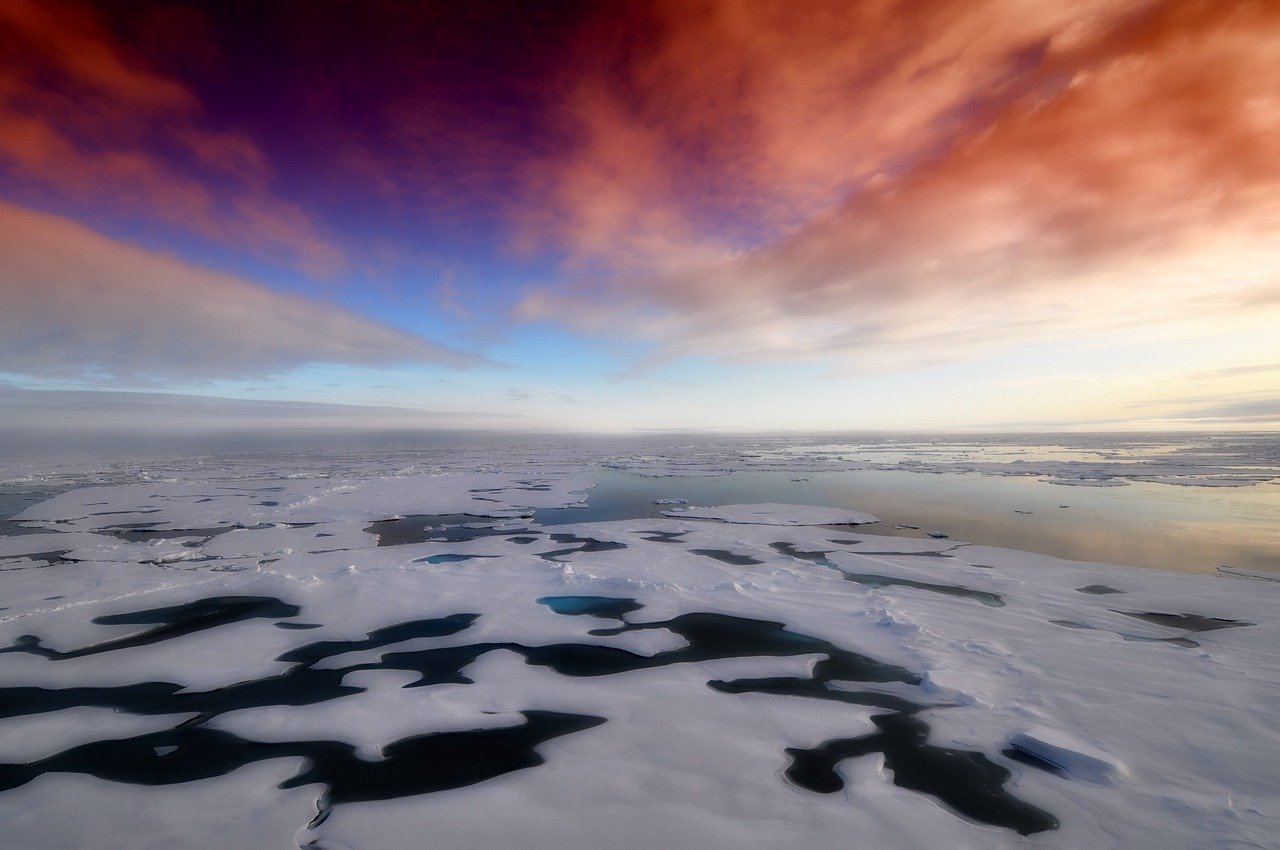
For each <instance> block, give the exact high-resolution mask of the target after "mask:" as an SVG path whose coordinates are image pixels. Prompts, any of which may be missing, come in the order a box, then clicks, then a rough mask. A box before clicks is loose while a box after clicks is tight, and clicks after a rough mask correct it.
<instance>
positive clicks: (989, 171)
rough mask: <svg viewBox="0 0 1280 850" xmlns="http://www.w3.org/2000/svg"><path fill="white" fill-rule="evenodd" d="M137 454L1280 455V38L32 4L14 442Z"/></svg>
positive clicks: (20, 174) (930, 12) (20, 104)
mask: <svg viewBox="0 0 1280 850" xmlns="http://www.w3.org/2000/svg"><path fill="white" fill-rule="evenodd" d="M157 410H164V411H166V413H165V415H164V416H162V417H159V418H155V417H154V414H155V411H157ZM6 411H7V412H6ZM211 411H216V415H212V414H211ZM145 421H153V422H163V423H164V427H165V428H182V427H212V425H211V424H210V423H219V424H218V427H223V426H224V425H225V426H226V427H249V428H252V427H277V426H280V427H283V426H282V425H281V423H297V422H298V421H306V422H309V423H312V424H314V425H316V426H317V427H321V426H325V425H331V426H333V427H357V426H358V425H360V424H361V423H363V424H366V425H370V426H376V427H396V428H433V427H452V428H468V429H471V428H474V429H515V430H531V431H539V430H550V431H578V430H582V431H609V432H628V431H646V432H648V431H660V430H668V429H670V430H680V429H712V430H729V431H740V432H748V431H765V430H795V431H813V430H817V431H839V430H951V429H958V430H986V431H998V430H1063V429H1073V430H1131V429H1165V430H1185V429H1215V430H1216V429H1273V428H1277V427H1280V4H1277V3H1275V2H1274V0H1053V2H1048V0H1044V2H1040V0H901V2H893V0H861V1H860V0H840V2H827V1H826V0H802V1H801V2H797V0H776V2H775V0H670V2H667V1H666V0H652V2H639V0H636V2H626V0H619V2H612V3H599V2H581V3H579V2H540V3H527V2H515V0H512V2H470V3H454V2H438V3H431V2H424V3H402V2H384V1H383V0H363V2H325V3H314V2H304V0H298V2H271V3H260V2H248V0H225V2H209V3H190V2H152V0H117V2H102V3H97V4H93V3H81V2H72V0H3V2H0V425H4V424H8V425H16V426H25V427H30V428H41V429H43V428H60V427H98V426H101V427H108V426H111V427H140V426H139V425H138V423H139V422H145ZM112 423H114V424H112ZM237 423H238V424H237Z"/></svg>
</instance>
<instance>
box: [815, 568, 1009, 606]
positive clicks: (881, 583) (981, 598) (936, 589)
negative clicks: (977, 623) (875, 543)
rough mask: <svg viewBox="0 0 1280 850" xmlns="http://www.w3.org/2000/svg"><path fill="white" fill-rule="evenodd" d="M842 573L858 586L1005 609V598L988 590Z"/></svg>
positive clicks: (893, 577) (873, 574) (883, 576)
mask: <svg viewBox="0 0 1280 850" xmlns="http://www.w3.org/2000/svg"><path fill="white" fill-rule="evenodd" d="M840 573H841V574H842V575H843V576H844V577H845V579H846V580H847V581H856V582H857V583H858V584H864V585H866V586H867V587H875V588H881V587H894V586H899V587H914V588H915V589H917V590H927V591H929V592H930V593H941V594H942V595H944V596H958V597H960V598H961V599H973V600H976V601H978V602H981V603H982V604H983V605H988V606H990V607H992V608H1003V607H1004V598H1003V597H1002V596H1001V595H1000V594H998V593H991V592H989V591H986V590H973V589H972V588H968V587H961V586H960V585H958V584H935V583H933V582H928V581H916V580H915V579H909V578H898V577H897V576H886V575H880V574H878V573H851V572H847V571H845V570H841V571H840Z"/></svg>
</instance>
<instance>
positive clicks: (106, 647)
mask: <svg viewBox="0 0 1280 850" xmlns="http://www.w3.org/2000/svg"><path fill="white" fill-rule="evenodd" d="M301 610H302V609H301V608H299V607H298V606H296V605H290V604H288V603H286V602H281V601H280V600H279V599H275V598H274V597H270V596H214V597H210V598H208V599H200V600H197V601H195V602H187V603H184V604H182V605H169V606H166V607H164V608H149V609H147V610H144V611H132V612H129V613H126V614H106V615H104V616H101V617H94V618H93V622H94V623H98V624H99V625H104V626H132V625H148V624H152V623H158V624H159V625H157V626H156V627H155V628H154V629H147V630H146V631H144V632H139V633H138V634H134V635H129V636H128V637H122V638H116V639H115V640H108V641H103V642H102V643H96V644H92V645H90V646H85V647H81V648H80V649H73V650H70V651H68V652H59V651H58V650H56V649H50V648H48V647H46V646H44V645H42V644H41V643H40V639H39V638H38V637H36V636H35V635H21V636H19V637H18V638H16V639H15V640H14V642H13V644H12V645H11V646H8V647H6V648H4V649H0V653H3V652H25V653H28V654H30V655H39V656H42V657H44V658H48V659H49V660H51V661H63V660H66V659H68V658H83V657H84V656H86V655H98V654H100V653H103V652H112V651H115V650H118V649H131V648H133V647H138V646H147V645H149V644H153V643H159V642H160V641H163V640H171V639H173V638H177V637H182V636H184V635H189V634H194V633H195V632H200V631H204V630H206V629H212V628H215V627H217V626H223V625H226V624H228V623H238V622H240V621H242V620H250V619H255V618H260V617H261V618H271V619H275V618H277V617H294V616H296V615H297V614H298V612H299V611H301Z"/></svg>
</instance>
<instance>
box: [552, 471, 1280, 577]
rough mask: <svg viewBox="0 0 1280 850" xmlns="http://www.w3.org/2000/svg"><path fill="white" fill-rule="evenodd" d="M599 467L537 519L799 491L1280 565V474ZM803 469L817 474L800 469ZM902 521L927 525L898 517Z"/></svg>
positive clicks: (1054, 544) (1181, 556)
mask: <svg viewBox="0 0 1280 850" xmlns="http://www.w3.org/2000/svg"><path fill="white" fill-rule="evenodd" d="M592 477H593V478H595V479H596V480H597V482H598V484H597V486H596V487H595V488H594V489H592V490H591V491H590V493H589V497H588V508H587V509H581V508H567V509H561V510H554V511H539V512H538V520H539V521H541V522H555V523H560V522H587V521H597V520H610V519H625V518H631V517H643V516H660V515H661V511H662V510H663V509H664V508H663V506H657V505H654V504H652V501H653V499H658V498H684V499H688V500H689V501H690V502H691V503H693V504H703V505H706V504H732V503H753V502H794V503H799V504H815V505H830V506H833V507H845V508H851V509H857V510H863V511H868V512H870V513H873V514H875V515H876V516H878V517H880V518H881V520H883V521H882V522H881V523H879V524H877V525H872V526H864V527H863V528H862V529H860V530H862V531H867V532H870V533H873V534H889V535H897V536H910V537H921V536H924V532H925V531H931V530H939V531H945V532H947V533H948V534H950V535H951V536H952V537H954V538H956V539H958V540H964V541H967V542H970V543H978V544H987V545H992V546H1004V547H1008V548H1012V549H1025V550H1027V551H1031V552H1040V553H1044V554H1048V555H1056V556H1058V557H1062V558H1070V559H1072V560H1080V561H1102V562H1108V563H1119V564H1133V565H1136V566H1146V567H1158V568H1162V569H1171V570H1183V571H1195V572H1202V571H1213V570H1215V569H1217V567H1218V566H1219V565H1222V564H1228V565H1231V566H1234V567H1243V568H1246V569H1262V570H1276V571H1280V522H1277V521H1276V518H1277V517H1280V485H1277V484H1274V483H1272V484H1260V485H1255V486H1253V487H1230V488H1211V487H1176V486H1169V485H1165V484H1149V483H1143V482H1137V483H1133V484H1130V485H1128V486H1126V487H1106V488H1096V487H1063V486H1059V485H1055V484H1049V483H1046V482H1044V481H1039V480H1037V479H1035V478H1030V477H1014V476H1006V477H1002V476H984V475H977V474H974V473H946V474H937V475H934V474H921V473H913V472H894V471H881V470H858V471H852V472H815V473H807V474H805V475H804V476H797V475H796V474H795V473H793V472H768V471H749V470H748V471H740V472H735V473H733V474H732V475H726V476H717V477H709V478H644V477H641V476H638V475H634V474H632V473H628V472H621V471H617V470H610V469H603V470H599V471H598V472H593V473H592ZM797 477H803V478H804V479H806V480H801V481H795V480H792V479H794V478H797ZM1060 505H1069V507H1067V508H1062V507H1059V506H1060ZM1015 511H1032V513H1030V514H1020V513H1015ZM898 523H904V524H908V525H915V526H919V528H920V530H919V531H911V530H903V529H895V528H894V527H893V526H894V525H896V524H898Z"/></svg>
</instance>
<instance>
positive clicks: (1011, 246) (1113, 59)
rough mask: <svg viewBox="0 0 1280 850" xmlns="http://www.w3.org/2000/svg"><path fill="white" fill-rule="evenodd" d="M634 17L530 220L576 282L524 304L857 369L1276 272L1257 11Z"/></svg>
mask: <svg viewBox="0 0 1280 850" xmlns="http://www.w3.org/2000/svg"><path fill="white" fill-rule="evenodd" d="M658 9H659V12H658V15H657V20H656V22H651V36H650V40H649V41H646V42H644V43H643V48H641V47H637V48H636V49H634V50H632V51H630V52H629V53H625V54H624V55H626V56H628V57H629V58H628V59H627V60H626V61H624V62H623V63H622V65H621V67H618V66H617V65H616V64H612V65H611V64H598V65H592V64H591V57H590V56H588V57H587V58H586V59H583V60H582V62H583V63H584V64H583V65H582V68H583V69H585V70H584V73H583V74H582V76H581V78H580V80H579V82H578V83H576V84H575V86H574V87H573V88H572V89H571V92H572V95H571V97H570V98H569V99H568V101H567V105H566V107H565V116H566V120H568V121H569V122H570V126H571V127H573V128H575V129H576V132H577V134H578V136H577V137H578V142H577V144H576V146H575V147H574V148H573V150H572V152H571V153H570V154H569V155H567V156H565V157H563V158H561V159H558V160H556V161H554V162H551V163H549V164H547V165H546V166H545V168H546V171H545V172H544V174H543V175H542V179H543V181H544V183H545V185H548V186H551V187H553V188H554V192H553V195H552V197H553V199H554V202H555V204H556V207H555V210H556V215H546V214H544V215H543V216H542V217H541V218H533V217H531V218H530V219H529V220H528V221H527V222H526V226H527V227H528V228H529V238H550V239H556V240H559V241H560V242H561V244H563V245H564V246H565V247H566V248H567V249H568V251H569V253H570V256H571V265H570V269H572V270H576V274H575V280H574V282H573V284H572V285H570V286H567V287H565V288H561V289H558V290H555V289H553V290H547V291H543V292H538V293H534V294H533V295H531V296H530V297H529V298H528V299H527V300H526V301H525V302H524V304H523V305H522V307H521V310H520V314H521V315H523V316H524V317H526V318H545V317H549V316H563V317H565V320H566V321H571V322H576V323H578V324H580V325H582V326H584V327H588V328H593V329H600V328H604V327H607V326H609V325H611V324H616V316H617V315H619V313H622V312H626V313H628V314H629V315H631V316H632V317H633V318H632V319H631V320H629V321H628V322H626V323H625V327H626V328H627V329H628V330H630V331H631V332H633V333H635V334H636V335H639V336H642V337H646V338H649V339H652V340H654V341H655V342H657V343H659V345H660V347H661V349H662V351H663V352H665V353H666V354H668V355H670V354H675V355H679V354H711V355H719V356H727V357H741V358H832V357H834V358H836V359H838V360H841V361H843V362H847V363H854V364H855V365H861V366H869V367H876V366H883V365H901V364H904V363H915V362H925V361H935V360H947V359H954V358H957V357H967V356H973V355H974V354H977V353H981V352H983V351H986V350H990V349H991V348H993V347H998V346H1001V345H1006V344H1010V343H1015V342H1019V341H1023V340H1028V339H1043V338H1046V337H1054V336H1062V335H1081V334H1094V333H1117V332H1122V331H1123V332H1144V333H1145V332H1168V333H1187V332H1191V331H1193V330H1194V329H1195V327H1196V326H1197V324H1200V325H1201V326H1208V325H1210V324H1214V325H1218V326H1221V325H1223V323H1228V322H1230V321H1232V320H1233V319H1234V318H1239V317H1241V316H1243V315H1244V313H1245V312H1246V311H1245V310H1244V305H1245V303H1246V302H1254V303H1256V302H1258V300H1259V299H1261V300H1262V301H1264V302H1265V301H1267V299H1268V298H1271V299H1272V301H1274V296H1275V295H1276V294H1277V293H1278V292H1280V262H1278V261H1277V260H1276V259H1275V251H1274V234H1275V233H1276V232H1280V7H1277V6H1275V5H1274V4H1269V3H1262V2H1248V0H1242V1H1241V2H1186V0H1176V1H1175V2H1145V3H1138V4H1134V3H1130V2H1124V3H1121V2H1113V1H1112V0H1106V1H1105V2H1104V0H1081V2H1075V3H1063V4H1054V5H1053V6H1052V7H1044V6H1035V7H1032V6H1018V5H1012V6H1011V5H1010V4H1007V3H995V2H987V3H981V2H932V3H918V4H905V5H904V4H892V3H889V4H874V3H873V4H856V5H855V4H848V3H831V4H811V5H810V6H808V7H807V9H806V14H804V15H800V14H796V13H795V9H794V7H793V6H790V5H788V4H781V3H778V4H772V3H763V2H762V3H752V4H742V3H735V2H723V3H722V2H704V3H698V4H683V3H681V4H659V6H658ZM646 32H649V31H646ZM611 55H612V54H611ZM1245 318H1246V319H1247V320H1251V321H1252V320H1257V318H1258V316H1257V314H1256V313H1255V314H1253V315H1251V316H1247V317H1245Z"/></svg>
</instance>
